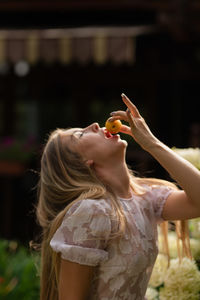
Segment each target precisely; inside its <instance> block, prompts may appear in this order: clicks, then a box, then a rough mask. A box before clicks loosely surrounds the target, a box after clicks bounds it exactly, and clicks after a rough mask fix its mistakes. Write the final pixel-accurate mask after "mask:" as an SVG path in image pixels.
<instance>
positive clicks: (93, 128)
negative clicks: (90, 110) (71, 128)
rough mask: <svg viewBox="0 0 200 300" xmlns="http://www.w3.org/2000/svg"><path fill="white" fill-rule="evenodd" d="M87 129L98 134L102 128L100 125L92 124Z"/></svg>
mask: <svg viewBox="0 0 200 300" xmlns="http://www.w3.org/2000/svg"><path fill="white" fill-rule="evenodd" d="M86 129H91V130H92V131H94V132H98V131H99V129H100V127H99V124H98V123H96V122H95V123H92V124H91V125H89V126H88V127H87V128H86Z"/></svg>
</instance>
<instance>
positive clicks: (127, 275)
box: [50, 186, 172, 300]
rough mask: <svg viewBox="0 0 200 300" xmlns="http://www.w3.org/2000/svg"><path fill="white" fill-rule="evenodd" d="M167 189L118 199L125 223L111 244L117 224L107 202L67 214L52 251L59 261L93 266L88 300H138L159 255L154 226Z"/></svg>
mask: <svg viewBox="0 0 200 300" xmlns="http://www.w3.org/2000/svg"><path fill="white" fill-rule="evenodd" d="M171 191H172V190H171V189H170V188H169V187H166V186H152V187H147V186H146V193H145V194H144V195H142V196H136V195H133V196H132V198H130V199H121V198H120V202H121V205H122V207H123V209H124V212H125V216H126V219H127V223H128V229H127V230H126V232H125V234H124V236H123V237H120V238H118V239H110V235H111V233H113V232H116V227H117V224H116V221H115V219H114V217H113V213H112V209H111V205H110V203H109V201H108V200H105V199H100V200H94V199H85V200H80V201H78V202H76V203H74V204H73V205H72V206H71V208H70V209H69V210H68V212H67V213H66V215H65V217H64V219H63V222H62V224H61V226H60V227H59V228H58V230H57V231H56V233H55V235H54V236H53V238H52V240H51V242H50V245H51V247H52V249H53V250H54V251H56V252H60V253H61V257H62V258H63V259H66V260H69V261H72V262H76V263H79V264H83V265H89V266H96V268H95V275H94V277H93V280H92V284H91V291H90V297H89V299H90V300H111V299H115V300H142V299H145V293H146V289H147V285H148V281H149V278H150V275H151V272H152V269H153V265H154V262H155V260H156V257H157V254H158V248H157V224H158V223H160V222H161V221H162V217H161V214H162V210H163V206H164V203H165V200H166V199H167V197H168V195H169V194H170V193H171Z"/></svg>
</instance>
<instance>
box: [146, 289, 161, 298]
mask: <svg viewBox="0 0 200 300" xmlns="http://www.w3.org/2000/svg"><path fill="white" fill-rule="evenodd" d="M145 296H146V298H147V299H148V300H156V299H159V298H158V291H156V290H155V289H154V288H152V287H148V288H147V291H146V295H145Z"/></svg>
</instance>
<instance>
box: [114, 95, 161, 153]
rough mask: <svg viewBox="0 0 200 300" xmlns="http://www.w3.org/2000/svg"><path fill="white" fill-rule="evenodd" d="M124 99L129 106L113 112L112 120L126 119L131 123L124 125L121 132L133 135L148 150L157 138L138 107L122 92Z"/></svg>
mask: <svg viewBox="0 0 200 300" xmlns="http://www.w3.org/2000/svg"><path fill="white" fill-rule="evenodd" d="M121 96H122V100H123V102H124V103H125V104H126V106H127V110H126V111H121V110H119V111H115V112H113V113H111V115H112V117H111V118H110V120H111V121H114V120H117V119H118V120H124V121H126V122H128V123H129V126H126V125H122V127H121V130H120V132H122V133H125V134H129V135H131V136H132V137H133V138H134V140H135V141H136V142H137V143H138V144H139V145H140V146H141V147H142V148H144V149H145V150H147V151H148V149H149V147H151V145H152V144H154V143H155V142H156V141H157V139H156V137H155V136H154V135H153V134H152V133H151V131H150V129H149V127H148V126H147V124H146V122H145V120H144V119H143V118H142V116H141V115H140V113H139V111H138V109H137V107H136V106H135V105H134V104H133V103H132V102H131V101H130V99H129V98H128V97H127V96H126V95H125V94H122V95H121Z"/></svg>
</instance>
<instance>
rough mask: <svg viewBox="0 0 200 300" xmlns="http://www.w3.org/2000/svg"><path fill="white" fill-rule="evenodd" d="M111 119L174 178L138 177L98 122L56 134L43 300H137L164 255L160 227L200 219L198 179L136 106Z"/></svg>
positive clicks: (46, 189) (46, 174)
mask: <svg viewBox="0 0 200 300" xmlns="http://www.w3.org/2000/svg"><path fill="white" fill-rule="evenodd" d="M122 99H123V101H124V103H125V105H126V106H127V110H126V111H117V112H114V113H112V117H111V120H115V119H121V120H124V121H126V122H128V123H129V126H126V125H123V126H122V128H121V132H123V133H126V134H129V135H131V136H132V137H133V139H134V140H135V141H136V142H137V143H138V144H139V145H140V146H141V147H142V148H143V149H144V150H146V151H147V152H149V153H150V154H151V155H152V156H153V157H154V158H155V159H156V160H157V161H158V162H159V163H160V164H161V165H162V166H163V167H164V168H165V169H166V170H167V171H168V172H169V174H170V175H171V176H172V178H173V179H174V180H175V181H176V182H177V183H178V185H179V186H180V187H181V190H179V189H178V188H176V186H175V185H174V184H172V183H170V182H167V181H164V180H158V179H147V178H138V177H136V176H134V175H133V173H132V172H131V171H130V170H129V169H128V167H127V164H126V159H125V155H126V148H127V142H126V141H125V140H122V139H121V138H120V136H119V135H115V136H111V135H108V134H107V133H106V131H105V129H104V128H100V127H99V125H98V124H97V123H94V124H92V125H90V126H88V127H86V128H83V129H82V128H74V129H67V130H65V129H57V130H55V131H54V132H52V133H51V135H50V136H49V139H48V141H47V144H46V146H45V148H44V152H43V155H42V159H41V177H40V183H39V202H38V206H37V217H38V220H39V223H40V225H41V226H42V228H43V236H42V238H43V239H42V260H41V268H42V269H41V299H42V300H86V299H92V300H94V299H98V300H111V299H115V300H118V299H119V300H120V299H121V300H134V299H135V300H139V299H141V300H142V299H145V293H146V289H147V284H148V281H149V278H150V275H151V271H152V268H153V265H154V262H155V259H156V256H157V253H158V249H157V224H158V223H160V222H162V221H163V220H178V219H179V220H185V219H189V218H194V217H198V216H200V197H199V195H200V173H199V171H198V170H197V169H196V168H194V167H193V166H192V165H191V164H190V163H188V162H187V161H185V160H184V159H182V158H181V157H179V156H178V155H177V154H176V153H174V152H173V151H172V150H170V149H169V148H168V147H167V146H166V145H164V144H163V143H162V142H160V141H159V140H158V139H157V138H156V137H155V136H154V135H153V134H152V133H151V131H150V130H149V128H148V126H147V124H146V123H145V121H144V119H143V118H142V117H141V115H140V113H139V112H138V110H137V108H136V107H135V106H134V104H133V103H132V102H131V101H130V100H129V99H128V98H127V97H126V96H125V95H124V94H122Z"/></svg>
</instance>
